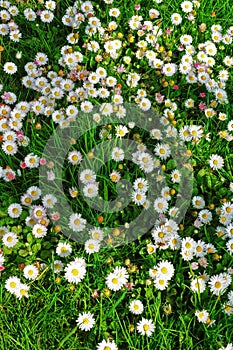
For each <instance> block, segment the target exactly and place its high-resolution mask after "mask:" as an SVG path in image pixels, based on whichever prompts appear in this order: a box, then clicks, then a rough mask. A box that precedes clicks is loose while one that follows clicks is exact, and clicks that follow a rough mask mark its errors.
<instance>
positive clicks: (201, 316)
mask: <svg viewBox="0 0 233 350" xmlns="http://www.w3.org/2000/svg"><path fill="white" fill-rule="evenodd" d="M195 316H197V320H198V321H199V322H201V323H206V321H207V320H208V318H209V313H208V311H206V310H202V311H199V310H197V311H196V312H195Z"/></svg>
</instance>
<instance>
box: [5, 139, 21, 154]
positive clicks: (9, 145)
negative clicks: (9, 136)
mask: <svg viewBox="0 0 233 350" xmlns="http://www.w3.org/2000/svg"><path fill="white" fill-rule="evenodd" d="M2 149H3V151H4V153H5V154H7V155H11V156H13V155H14V154H16V153H17V151H18V146H17V144H16V143H15V142H13V141H5V142H3V144H2Z"/></svg>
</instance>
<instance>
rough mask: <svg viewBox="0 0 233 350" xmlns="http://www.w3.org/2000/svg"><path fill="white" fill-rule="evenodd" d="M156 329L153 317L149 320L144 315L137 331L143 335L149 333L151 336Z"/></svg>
mask: <svg viewBox="0 0 233 350" xmlns="http://www.w3.org/2000/svg"><path fill="white" fill-rule="evenodd" d="M154 330H155V325H154V324H153V322H152V320H151V319H149V320H148V319H146V318H144V317H143V318H142V320H141V321H139V322H138V323H137V331H138V333H140V334H142V335H147V336H148V337H150V336H151V335H152V334H153V332H154Z"/></svg>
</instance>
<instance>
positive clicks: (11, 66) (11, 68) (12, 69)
mask: <svg viewBox="0 0 233 350" xmlns="http://www.w3.org/2000/svg"><path fill="white" fill-rule="evenodd" d="M17 69H18V68H17V66H16V64H15V63H13V62H6V63H5V64H4V66H3V70H4V72H6V73H7V74H15V73H16V72H17Z"/></svg>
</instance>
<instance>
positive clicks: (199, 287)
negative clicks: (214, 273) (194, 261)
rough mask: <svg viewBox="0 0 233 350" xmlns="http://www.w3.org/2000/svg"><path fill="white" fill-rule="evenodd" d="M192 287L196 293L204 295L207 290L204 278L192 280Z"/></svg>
mask: <svg viewBox="0 0 233 350" xmlns="http://www.w3.org/2000/svg"><path fill="white" fill-rule="evenodd" d="M190 287H191V289H192V291H193V292H195V293H203V292H204V291H205V289H206V283H205V281H204V280H203V278H200V277H197V278H195V279H193V280H192V282H191V285H190Z"/></svg>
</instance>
